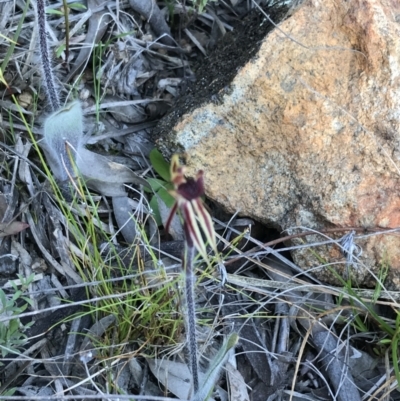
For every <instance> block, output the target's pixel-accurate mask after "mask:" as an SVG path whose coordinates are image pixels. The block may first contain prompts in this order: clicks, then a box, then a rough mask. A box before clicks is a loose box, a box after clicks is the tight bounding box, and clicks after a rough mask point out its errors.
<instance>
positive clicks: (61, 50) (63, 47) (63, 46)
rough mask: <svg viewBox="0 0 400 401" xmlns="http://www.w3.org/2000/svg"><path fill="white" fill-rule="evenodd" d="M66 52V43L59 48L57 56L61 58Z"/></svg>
mask: <svg viewBox="0 0 400 401" xmlns="http://www.w3.org/2000/svg"><path fill="white" fill-rule="evenodd" d="M64 50H65V43H63V44H62V45H60V46H58V48H57V50H56V56H57V57H60V56H61V54H62V52H63V51H64Z"/></svg>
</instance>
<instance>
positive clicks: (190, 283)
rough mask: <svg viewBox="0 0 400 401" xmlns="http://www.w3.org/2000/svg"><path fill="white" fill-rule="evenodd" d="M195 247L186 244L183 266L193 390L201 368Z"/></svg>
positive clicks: (197, 381) (197, 386)
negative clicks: (194, 266)
mask: <svg viewBox="0 0 400 401" xmlns="http://www.w3.org/2000/svg"><path fill="white" fill-rule="evenodd" d="M194 251H195V248H194V247H190V246H188V245H187V243H186V245H185V254H184V258H183V268H184V271H185V292H186V307H187V310H186V312H187V316H186V336H187V341H188V346H189V363H190V368H191V371H192V377H193V391H194V394H196V393H197V392H198V391H199V368H198V361H197V337H196V304H195V300H194V284H195V276H194V272H193V258H194Z"/></svg>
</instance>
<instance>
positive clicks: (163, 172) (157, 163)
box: [149, 149, 171, 182]
mask: <svg viewBox="0 0 400 401" xmlns="http://www.w3.org/2000/svg"><path fill="white" fill-rule="evenodd" d="M149 157H150V163H151V165H152V166H153V168H154V170H155V171H156V173H157V174H158V175H159V176H160V177H161V178H163V179H164V180H165V181H167V182H169V181H171V173H170V170H169V163H167V162H166V161H165V159H164V157H163V155H162V154H161V152H160V151H159V150H158V149H153V150H152V151H151V152H150V155H149Z"/></svg>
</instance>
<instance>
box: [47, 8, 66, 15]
mask: <svg viewBox="0 0 400 401" xmlns="http://www.w3.org/2000/svg"><path fill="white" fill-rule="evenodd" d="M46 14H55V15H64V13H63V12H62V11H60V10H55V9H54V8H48V9H47V10H46Z"/></svg>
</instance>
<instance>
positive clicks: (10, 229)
mask: <svg viewBox="0 0 400 401" xmlns="http://www.w3.org/2000/svg"><path fill="white" fill-rule="evenodd" d="M28 227H29V224H28V223H24V222H22V221H12V222H11V223H0V238H2V237H7V236H8V235H15V234H18V233H19V232H21V231H22V230H25V229H26V228H28Z"/></svg>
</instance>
